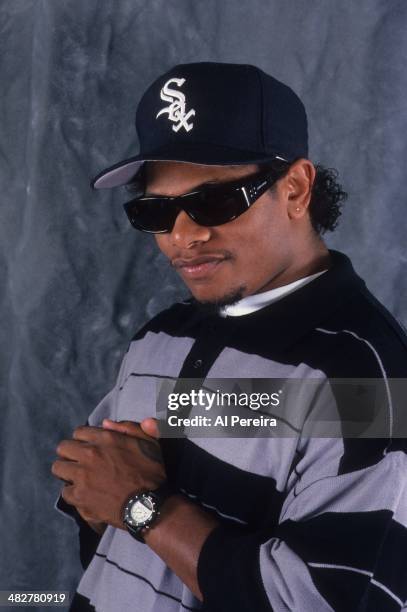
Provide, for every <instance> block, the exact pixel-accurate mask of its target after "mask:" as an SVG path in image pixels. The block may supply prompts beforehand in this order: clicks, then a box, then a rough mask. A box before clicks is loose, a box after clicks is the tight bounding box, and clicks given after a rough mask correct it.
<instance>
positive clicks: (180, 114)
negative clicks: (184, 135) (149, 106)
mask: <svg viewBox="0 0 407 612" xmlns="http://www.w3.org/2000/svg"><path fill="white" fill-rule="evenodd" d="M172 83H174V84H175V85H177V86H178V87H181V86H182V85H183V84H184V83H185V79H170V80H169V81H167V82H166V84H165V85H164V87H163V88H162V89H161V92H160V98H161V100H165V101H166V102H171V104H170V105H169V106H166V107H165V108H162V109H161V110H160V111H159V112H158V113H157V115H156V117H155V118H156V119H157V117H159V116H160V115H162V114H163V113H168V119H169V120H170V121H173V122H174V123H176V125H173V126H172V129H173V130H174V132H178V130H179V129H180V128H182V127H183V128H185V130H186V131H187V132H189V131H190V130H192V128H193V127H194V124H193V123H191V122H190V123H188V119H189V118H190V117H193V116H194V115H195V110H194V109H193V108H191V110H190V111H189V112H188V113H186V112H185V95H184V94H183V93H182V92H181V91H178V90H177V89H171V84H172Z"/></svg>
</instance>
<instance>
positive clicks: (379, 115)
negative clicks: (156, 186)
mask: <svg viewBox="0 0 407 612" xmlns="http://www.w3.org/2000/svg"><path fill="white" fill-rule="evenodd" d="M406 26H407V3H406V2H405V0H399V1H395V0H388V1H386V2H383V0H358V2H355V1H354V0H341V2H337V1H335V0H307V1H305V0H290V1H288V2H284V1H282V0H240V1H239V2H236V0H221V1H220V0H193V1H191V0H115V1H114V2H113V1H112V0H86V1H85V2H82V1H81V0H0V83H1V94H0V105H1V116H0V184H1V222H0V237H1V241H0V275H1V295H0V303H1V328H0V330H1V331H0V339H1V347H2V350H1V353H0V367H1V391H0V393H1V426H0V448H1V451H0V452H1V462H0V480H1V497H0V503H1V510H0V512H1V516H0V532H1V534H0V542H1V544H0V546H1V551H2V554H1V557H0V589H25V590H29V589H48V590H50V589H63V590H71V591H73V590H74V588H75V586H76V584H77V582H78V580H79V577H80V575H81V567H80V564H79V557H78V539H77V529H76V526H75V524H74V522H73V521H70V520H68V519H66V518H64V517H63V516H62V515H61V514H60V513H58V512H57V511H56V510H55V509H54V503H55V500H56V498H57V496H58V493H59V489H60V487H59V484H58V481H57V479H56V478H55V477H53V476H52V475H51V471H50V468H51V463H52V462H53V461H54V459H55V458H56V455H55V448H56V446H57V444H58V442H59V441H60V440H61V439H63V438H67V437H68V438H70V437H71V435H72V431H73V429H74V428H75V427H76V426H78V425H80V424H83V423H85V422H86V419H87V416H88V414H89V413H90V412H91V411H92V410H93V408H94V406H95V404H96V403H97V402H98V401H99V400H100V398H101V397H102V396H103V395H104V394H105V393H106V392H107V391H108V390H109V389H110V387H111V386H112V385H113V382H114V379H115V377H116V375H117V370H118V367H119V363H120V360H121V357H122V355H123V353H124V351H125V350H126V348H127V344H128V342H129V340H130V339H131V337H132V336H133V334H134V333H135V331H136V330H137V329H138V328H139V327H140V325H141V324H142V323H144V322H145V321H146V320H147V319H149V318H150V317H151V316H152V315H154V314H155V313H157V312H158V311H159V310H161V309H162V308H163V307H165V306H167V305H169V304H170V303H172V302H173V301H175V300H178V299H179V298H180V297H182V296H184V295H185V289H184V288H183V286H182V284H181V282H180V281H179V279H178V278H177V276H176V274H175V272H174V271H173V270H172V269H170V268H169V266H168V264H167V263H166V261H165V260H164V257H163V256H162V255H160V254H159V252H158V249H157V247H156V246H155V242H154V238H152V237H149V236H147V235H142V234H141V233H137V232H136V231H135V230H133V229H132V228H131V227H130V225H129V223H128V221H127V219H126V218H125V214H124V211H123V209H122V207H121V204H122V202H123V201H125V200H126V192H125V190H124V189H123V188H119V189H116V190H111V191H110V190H108V191H105V192H92V191H91V190H90V187H89V182H90V179H91V177H92V176H94V175H95V174H97V172H98V171H99V170H101V169H102V168H104V167H106V166H108V165H110V164H113V163H115V162H116V161H117V160H119V159H123V158H125V157H126V156H129V157H130V156H131V155H132V154H136V153H137V151H138V143H137V139H136V134H135V130H134V113H135V108H136V105H137V103H138V101H139V99H140V96H141V94H142V93H143V91H144V90H145V89H146V87H147V86H148V85H149V84H150V83H151V82H152V81H153V80H154V79H155V78H156V77H157V76H158V75H160V74H162V73H163V72H165V71H166V70H168V69H169V68H170V67H171V66H173V65H174V64H177V63H181V62H195V61H205V60H208V61H223V62H239V63H251V64H255V65H257V66H259V67H260V68H262V69H263V70H265V71H266V72H269V73H270V74H272V75H274V76H275V77H277V78H278V79H281V80H282V81H284V82H286V83H287V84H288V85H290V86H291V87H292V88H293V89H294V90H295V91H296V92H297V93H298V94H299V95H300V96H301V98H302V99H303V100H304V102H305V105H306V107H307V110H308V116H309V128H310V159H312V160H313V161H314V162H316V163H318V162H320V163H323V164H324V165H326V166H328V167H334V168H336V169H337V170H338V172H339V177H340V182H341V183H342V185H343V186H344V188H345V190H346V191H347V192H348V193H349V199H348V201H347V203H346V204H345V207H344V209H343V214H342V217H341V219H340V224H339V226H338V228H337V230H336V231H335V232H334V233H328V234H325V240H326V242H327V244H328V246H329V247H331V248H336V249H338V250H341V251H344V252H345V253H347V254H348V255H349V256H350V257H351V259H352V261H353V264H354V266H355V268H356V270H357V272H358V273H359V274H360V275H361V276H362V277H363V278H364V279H365V280H366V283H367V285H368V288H369V289H370V290H371V291H372V292H373V293H375V294H376V295H377V297H378V298H379V299H380V300H381V301H382V302H383V303H384V304H385V305H386V306H387V307H388V308H389V310H390V311H391V312H392V313H393V314H394V315H395V317H396V318H398V319H399V321H400V322H402V323H404V324H406V322H407V312H406V304H407V298H406V292H407V274H406V261H407V249H406V230H407V222H406V209H407V206H406V200H407V195H406V159H407V106H406V91H407V71H406V64H407V39H406V34H405V32H406ZM127 198H128V195H127Z"/></svg>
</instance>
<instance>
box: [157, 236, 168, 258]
mask: <svg viewBox="0 0 407 612" xmlns="http://www.w3.org/2000/svg"><path fill="white" fill-rule="evenodd" d="M168 236H169V234H154V239H155V242H156V244H157V246H158V248H159V249H160V251H161V252H162V253H164V255H166V256H167V257H169V256H170V243H169V240H168Z"/></svg>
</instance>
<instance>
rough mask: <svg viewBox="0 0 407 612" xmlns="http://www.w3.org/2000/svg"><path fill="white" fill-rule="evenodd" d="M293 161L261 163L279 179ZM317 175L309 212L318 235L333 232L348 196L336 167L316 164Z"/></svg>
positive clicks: (260, 165) (262, 166) (262, 167)
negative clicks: (339, 181)
mask: <svg viewBox="0 0 407 612" xmlns="http://www.w3.org/2000/svg"><path fill="white" fill-rule="evenodd" d="M290 165H291V162H285V161H282V160H278V159H276V160H273V161H272V162H270V163H268V164H259V168H260V169H261V170H263V169H264V170H267V169H268V170H270V171H271V172H272V173H273V174H275V175H276V176H278V179H280V178H282V177H283V176H285V175H286V174H287V172H288V170H289V168H290ZM315 170H316V175H315V179H314V183H313V185H312V191H311V201H310V204H309V213H310V218H311V224H312V227H313V228H314V230H315V232H316V233H317V234H318V235H321V234H324V233H325V232H326V231H330V232H333V231H334V230H335V229H336V227H337V225H338V219H339V217H340V215H341V214H342V212H341V208H342V205H343V202H344V201H345V200H346V198H347V197H348V194H347V193H346V191H344V190H343V189H342V185H340V184H339V183H338V182H337V178H338V171H337V170H335V169H334V168H325V166H322V165H320V164H317V165H315Z"/></svg>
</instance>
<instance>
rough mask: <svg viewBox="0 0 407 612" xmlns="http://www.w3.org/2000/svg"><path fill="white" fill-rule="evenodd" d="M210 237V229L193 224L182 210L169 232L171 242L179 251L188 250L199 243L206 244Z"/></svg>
mask: <svg viewBox="0 0 407 612" xmlns="http://www.w3.org/2000/svg"><path fill="white" fill-rule="evenodd" d="M210 237H211V228H210V227H205V226H203V225H198V223H195V221H194V220H193V219H191V217H189V216H188V215H187V213H186V212H185V211H184V210H181V211H180V212H179V213H178V215H177V218H176V219H175V223H174V227H173V228H172V231H171V242H172V244H173V245H174V246H176V247H178V248H180V249H188V248H190V247H192V246H194V245H195V244H197V243H200V242H208V240H209V239H210Z"/></svg>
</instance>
